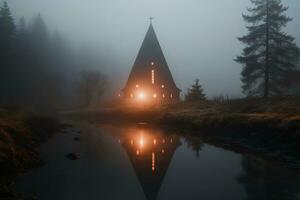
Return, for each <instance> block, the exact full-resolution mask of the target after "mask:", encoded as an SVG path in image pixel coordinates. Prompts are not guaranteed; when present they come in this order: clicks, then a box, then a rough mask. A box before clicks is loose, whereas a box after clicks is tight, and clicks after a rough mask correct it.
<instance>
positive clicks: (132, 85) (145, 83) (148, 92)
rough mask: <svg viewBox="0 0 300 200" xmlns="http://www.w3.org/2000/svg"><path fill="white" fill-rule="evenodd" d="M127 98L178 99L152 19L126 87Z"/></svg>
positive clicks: (166, 101) (141, 99) (144, 99)
mask: <svg viewBox="0 0 300 200" xmlns="http://www.w3.org/2000/svg"><path fill="white" fill-rule="evenodd" d="M122 91H123V96H124V98H126V99H133V100H140V101H155V102H162V103H169V102H175V101H178V100H179V98H180V92H181V90H180V89H179V88H177V86H176V84H175V81H174V79H173V77H172V74H171V71H170V69H169V66H168V64H167V61H166V59H165V57H164V54H163V51H162V49H161V47H160V44H159V41H158V39H157V36H156V34H155V31H154V28H153V25H152V21H150V26H149V28H148V31H147V33H146V36H145V38H144V41H143V43H142V46H141V48H140V51H139V53H138V55H137V58H136V60H135V62H134V65H133V67H132V69H131V72H130V74H129V77H128V80H127V83H126V85H125V87H124V89H123V90H122Z"/></svg>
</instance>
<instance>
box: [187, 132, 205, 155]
mask: <svg viewBox="0 0 300 200" xmlns="http://www.w3.org/2000/svg"><path fill="white" fill-rule="evenodd" d="M184 139H185V141H186V143H187V145H188V147H189V148H190V149H192V150H193V151H194V152H195V153H196V157H199V156H200V151H201V150H202V147H203V145H204V143H203V141H202V140H201V139H200V138H199V137H192V136H187V137H185V138H184Z"/></svg>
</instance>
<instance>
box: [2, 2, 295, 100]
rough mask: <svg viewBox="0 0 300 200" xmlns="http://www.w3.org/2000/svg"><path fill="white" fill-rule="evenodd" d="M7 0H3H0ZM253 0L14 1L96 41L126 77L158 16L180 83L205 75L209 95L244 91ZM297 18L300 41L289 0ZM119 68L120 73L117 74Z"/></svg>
mask: <svg viewBox="0 0 300 200" xmlns="http://www.w3.org/2000/svg"><path fill="white" fill-rule="evenodd" d="M1 1H3V0H0V2H1ZM249 2H250V1H249V0H88V1H87V0H8V3H9V5H10V7H11V9H12V12H13V13H14V15H15V16H16V17H21V16H25V17H26V18H27V19H30V18H31V17H32V16H34V15H36V14H37V13H38V12H40V13H41V14H42V15H43V17H44V19H45V21H46V22H47V24H48V25H49V26H50V28H52V29H55V28H57V29H59V30H60V31H61V32H62V33H63V34H64V36H67V37H68V39H69V40H70V41H72V42H76V44H78V45H80V44H82V43H91V44H93V45H94V46H95V47H98V48H99V49H101V51H102V54H103V55H105V56H106V57H109V58H110V60H109V61H108V62H107V64H106V65H107V66H99V68H100V69H101V67H105V71H106V72H107V73H108V74H110V77H111V78H112V80H113V81H115V82H114V83H113V84H114V85H115V88H121V87H122V85H124V83H125V82H126V79H127V76H128V74H129V71H130V69H131V67H132V64H133V62H134V59H135V57H136V54H137V52H138V50H139V48H140V45H141V43H142V40H143V38H144V36H145V33H146V31H147V28H148V26H149V16H153V17H154V22H153V24H154V28H155V30H156V33H157V36H158V38H159V41H160V44H161V46H162V49H163V51H164V53H165V57H166V59H167V61H168V63H169V66H170V68H171V71H172V73H173V76H174V79H175V81H176V83H177V85H178V87H179V88H181V89H183V91H185V90H186V88H187V87H189V86H190V85H191V84H192V82H193V80H194V79H195V78H199V79H200V82H201V84H202V85H203V87H204V90H205V92H206V93H207V94H208V96H210V97H211V96H217V95H221V94H224V95H229V96H232V97H237V96H240V95H241V94H242V93H241V82H240V71H241V69H242V67H241V66H240V65H239V64H237V63H235V62H234V61H233V59H234V58H235V56H237V55H239V53H240V52H241V49H242V45H241V44H240V43H239V41H238V40H237V39H236V38H237V37H238V36H241V35H243V34H245V33H246V30H245V23H244V22H243V20H242V17H241V14H242V13H243V12H246V8H247V6H249V5H250V3H249ZM283 3H284V4H285V5H287V6H289V7H290V9H289V11H288V15H289V16H290V17H292V18H294V21H293V22H291V23H290V24H289V25H288V27H287V31H288V32H289V33H290V34H291V35H293V36H294V37H295V38H296V40H297V43H298V45H299V44H300V29H299V25H300V12H299V10H300V1H299V0H283ZM112 73H115V75H113V76H112V75H111V74H112Z"/></svg>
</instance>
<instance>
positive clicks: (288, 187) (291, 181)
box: [238, 156, 300, 200]
mask: <svg viewBox="0 0 300 200" xmlns="http://www.w3.org/2000/svg"><path fill="white" fill-rule="evenodd" d="M241 165H242V167H243V169H244V172H243V174H242V175H241V176H239V177H238V181H239V183H241V184H242V185H243V186H244V188H245V191H246V194H247V198H246V199H247V200H265V199H272V200H283V199H284V200H295V199H300V176H299V173H296V172H295V171H291V170H287V169H286V168H284V167H282V166H278V165H274V163H272V162H268V161H264V160H261V159H258V158H254V157H249V156H247V157H243V158H242V160H241Z"/></svg>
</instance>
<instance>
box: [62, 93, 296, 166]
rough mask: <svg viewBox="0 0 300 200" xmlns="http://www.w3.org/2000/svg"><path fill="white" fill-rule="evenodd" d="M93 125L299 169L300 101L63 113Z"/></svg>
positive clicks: (208, 103) (206, 103) (245, 101)
mask: <svg viewBox="0 0 300 200" xmlns="http://www.w3.org/2000/svg"><path fill="white" fill-rule="evenodd" d="M66 115H67V116H69V117H72V118H74V119H87V120H90V121H93V122H97V123H100V122H117V123H118V124H119V123H122V122H123V123H132V122H135V123H136V122H147V123H153V124H158V125H161V126H165V127H167V128H171V129H175V130H180V132H181V133H182V132H183V133H184V134H192V135H196V136H201V137H203V138H205V139H206V140H207V141H209V142H211V143H215V144H216V145H218V146H223V147H224V148H230V149H236V150H242V151H249V152H252V153H254V154H257V155H260V156H263V157H267V158H270V159H273V160H278V161H280V162H284V163H286V164H288V166H289V167H293V168H297V169H298V168H299V169H300V153H299V152H300V98H292V97H286V98H272V99H267V100H266V99H237V100H226V99H219V100H214V101H203V102H189V103H188V102H181V103H178V104H173V105H168V106H163V107H159V108H147V107H136V108H133V107H124V106H123V107H122V106H116V107H114V106H111V107H107V108H106V109H89V110H81V111H72V112H68V113H66Z"/></svg>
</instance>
